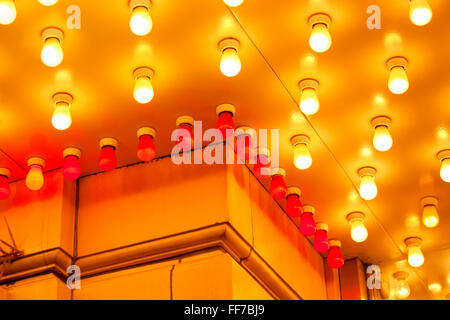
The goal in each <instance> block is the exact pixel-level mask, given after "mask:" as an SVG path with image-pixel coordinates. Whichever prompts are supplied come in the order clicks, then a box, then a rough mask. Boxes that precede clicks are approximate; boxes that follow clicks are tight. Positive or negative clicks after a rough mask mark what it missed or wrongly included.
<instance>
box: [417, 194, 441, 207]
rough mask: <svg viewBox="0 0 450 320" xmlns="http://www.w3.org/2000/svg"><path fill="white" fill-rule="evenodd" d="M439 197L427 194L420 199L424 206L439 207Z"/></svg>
mask: <svg viewBox="0 0 450 320" xmlns="http://www.w3.org/2000/svg"><path fill="white" fill-rule="evenodd" d="M438 201H439V199H438V198H437V197H435V196H426V197H423V198H422V199H421V200H420V203H421V204H422V207H426V206H433V207H437V205H438Z"/></svg>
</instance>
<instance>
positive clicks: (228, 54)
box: [220, 48, 241, 77]
mask: <svg viewBox="0 0 450 320" xmlns="http://www.w3.org/2000/svg"><path fill="white" fill-rule="evenodd" d="M220 71H222V73H223V74H224V75H225V76H227V77H234V76H236V75H238V74H239V72H240V71H241V61H240V60H239V56H238V53H237V50H236V49H234V48H226V49H225V50H223V52H222V60H221V61H220Z"/></svg>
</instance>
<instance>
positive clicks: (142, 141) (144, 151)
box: [137, 135, 156, 161]
mask: <svg viewBox="0 0 450 320" xmlns="http://www.w3.org/2000/svg"><path fill="white" fill-rule="evenodd" d="M137 156H138V158H139V160H141V161H152V160H153V159H154V158H155V156H156V149H155V144H154V143H153V137H152V136H151V135H142V136H140V137H139V145H138V149H137Z"/></svg>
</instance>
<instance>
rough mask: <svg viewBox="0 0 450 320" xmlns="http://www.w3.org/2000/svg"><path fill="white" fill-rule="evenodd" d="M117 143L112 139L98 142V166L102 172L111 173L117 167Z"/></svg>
mask: <svg viewBox="0 0 450 320" xmlns="http://www.w3.org/2000/svg"><path fill="white" fill-rule="evenodd" d="M118 145H119V142H118V141H117V140H116V139H114V138H103V139H102V140H100V149H101V152H100V158H99V159H98V166H99V167H100V169H101V170H102V171H112V170H114V169H115V168H116V167H117V157H116V149H117V146H118Z"/></svg>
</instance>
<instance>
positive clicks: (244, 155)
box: [236, 127, 254, 162]
mask: <svg viewBox="0 0 450 320" xmlns="http://www.w3.org/2000/svg"><path fill="white" fill-rule="evenodd" d="M239 129H242V130H247V129H250V128H247V127H241V128H239ZM253 150H254V147H253V143H252V136H251V135H250V134H247V133H241V134H239V135H238V137H237V139H236V153H237V156H238V159H239V160H240V161H241V162H246V161H249V160H250V157H253Z"/></svg>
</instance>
